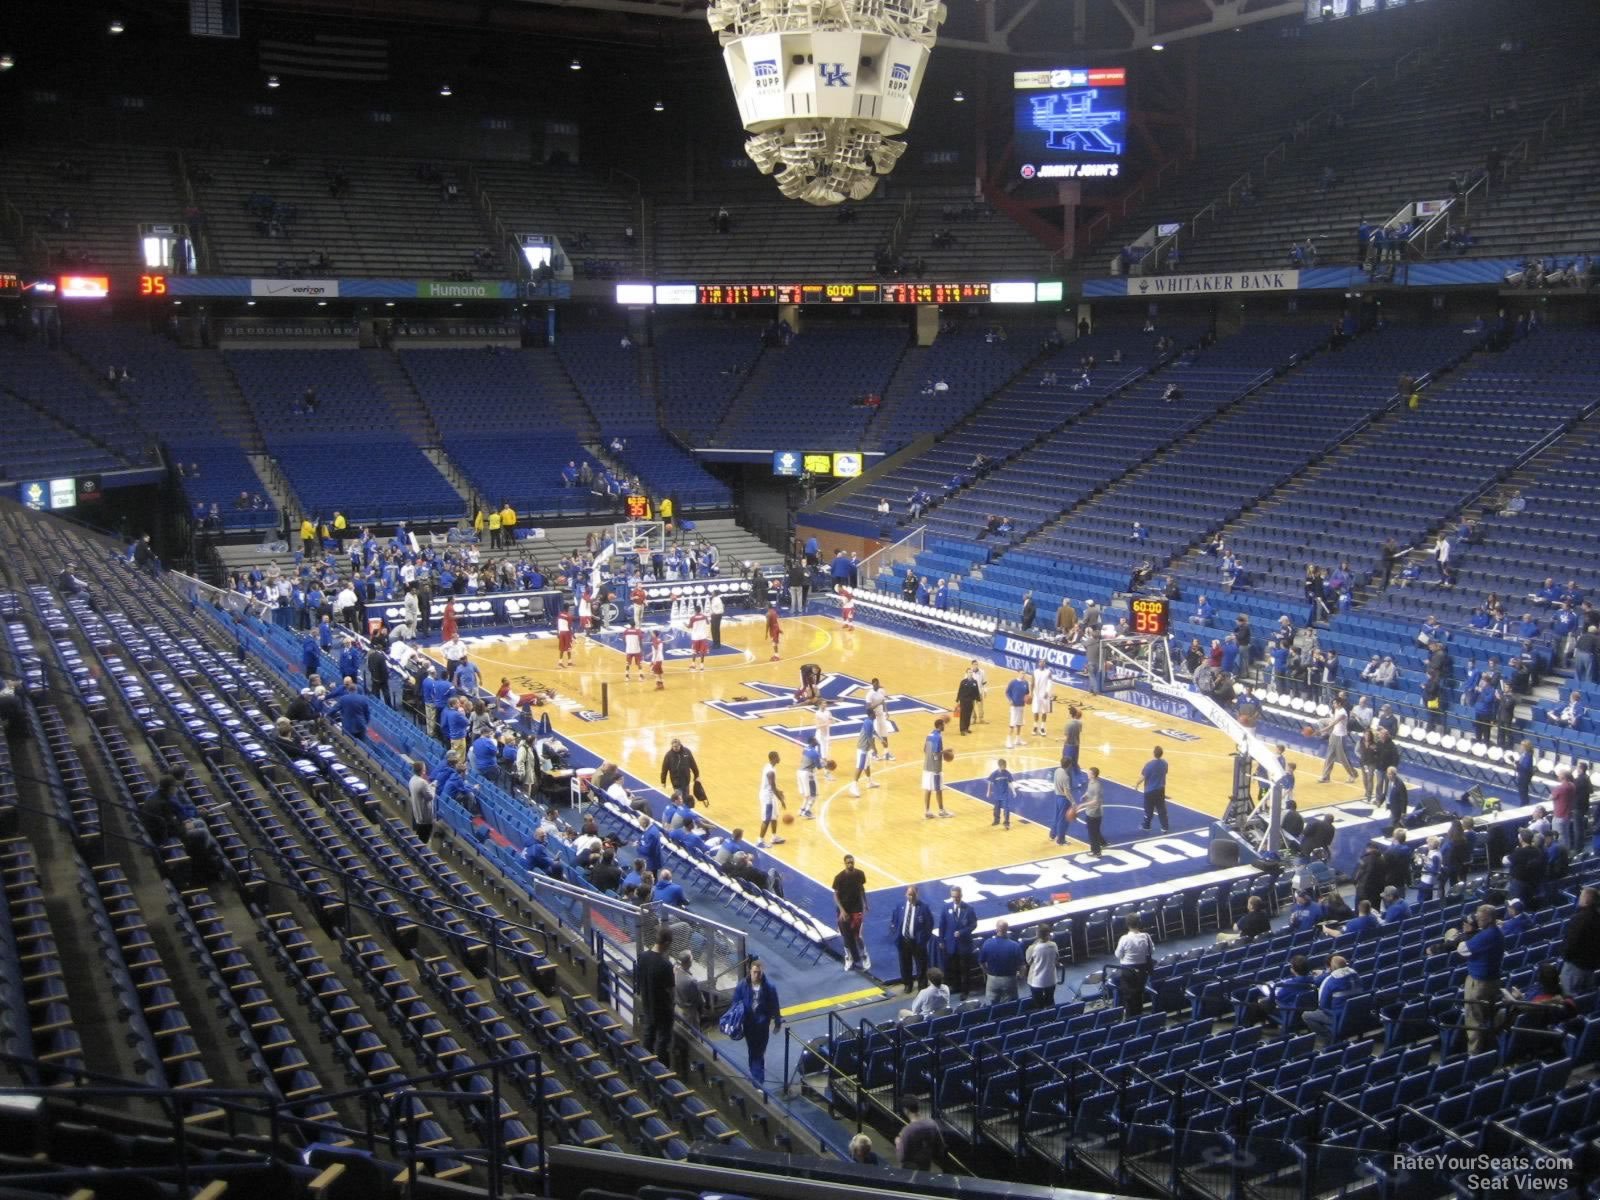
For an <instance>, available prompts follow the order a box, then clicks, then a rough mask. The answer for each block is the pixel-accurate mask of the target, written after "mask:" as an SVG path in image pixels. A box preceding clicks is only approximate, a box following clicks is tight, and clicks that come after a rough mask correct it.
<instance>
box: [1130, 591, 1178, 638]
mask: <svg viewBox="0 0 1600 1200" xmlns="http://www.w3.org/2000/svg"><path fill="white" fill-rule="evenodd" d="M1129 608H1130V609H1132V615H1133V619H1132V620H1131V621H1130V622H1129V626H1130V629H1131V631H1132V632H1133V633H1134V634H1135V635H1136V636H1138V637H1166V636H1167V624H1168V619H1169V615H1170V612H1171V604H1170V602H1169V601H1168V600H1167V598H1166V597H1165V596H1136V597H1134V599H1133V601H1132V602H1131V603H1130V604H1129Z"/></svg>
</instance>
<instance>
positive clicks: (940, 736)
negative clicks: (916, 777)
mask: <svg viewBox="0 0 1600 1200" xmlns="http://www.w3.org/2000/svg"><path fill="white" fill-rule="evenodd" d="M934 799H937V800H938V801H939V815H940V816H941V817H948V816H949V815H950V812H949V810H948V809H946V808H945V806H944V718H943V717H940V718H939V719H938V720H937V721H935V722H934V723H933V728H932V729H931V730H929V731H928V736H927V737H925V738H923V739H922V816H923V818H924V819H925V820H929V821H931V820H933V808H932V806H931V801H932V800H934Z"/></svg>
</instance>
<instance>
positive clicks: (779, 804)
mask: <svg viewBox="0 0 1600 1200" xmlns="http://www.w3.org/2000/svg"><path fill="white" fill-rule="evenodd" d="M778 761H779V759H778V752H777V751H776V750H769V751H767V765H766V766H765V767H764V768H763V769H762V771H761V791H760V793H759V795H758V796H757V802H758V803H759V804H760V806H761V829H760V831H759V832H758V833H757V834H756V845H757V846H759V847H761V849H763V850H765V849H766V848H767V846H768V845H773V846H781V845H783V842H784V839H783V838H781V837H779V836H778V809H780V808H782V809H785V810H787V809H788V807H789V806H788V804H787V803H785V802H784V799H783V789H782V788H780V787H779V786H778ZM768 826H771V828H772V841H771V842H770V843H769V842H768V841H767V828H768Z"/></svg>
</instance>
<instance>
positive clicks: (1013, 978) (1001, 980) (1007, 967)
mask: <svg viewBox="0 0 1600 1200" xmlns="http://www.w3.org/2000/svg"><path fill="white" fill-rule="evenodd" d="M1010 933H1011V926H1010V925H1009V924H1008V923H1007V922H1006V921H1004V920H1001V921H996V922H995V924H994V934H993V935H992V936H990V937H988V938H986V939H985V940H984V943H983V946H982V948H980V949H979V951H978V965H979V966H980V967H982V968H983V975H984V988H983V998H984V1001H985V1002H986V1003H988V1004H999V1003H1000V1002H1001V1001H1003V1000H1015V999H1016V998H1017V975H1018V974H1019V973H1020V972H1021V970H1022V960H1023V956H1024V954H1025V953H1026V951H1024V950H1023V948H1022V944H1021V943H1020V942H1015V941H1012V940H1011V937H1010Z"/></svg>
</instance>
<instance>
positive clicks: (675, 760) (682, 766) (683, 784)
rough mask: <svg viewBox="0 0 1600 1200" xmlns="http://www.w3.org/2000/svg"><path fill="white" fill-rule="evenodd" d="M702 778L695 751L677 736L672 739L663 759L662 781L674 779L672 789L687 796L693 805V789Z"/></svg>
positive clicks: (687, 800)
mask: <svg viewBox="0 0 1600 1200" xmlns="http://www.w3.org/2000/svg"><path fill="white" fill-rule="evenodd" d="M699 778H700V764H699V763H697V762H695V760H694V752H693V751H692V750H690V749H689V748H688V747H687V746H685V745H684V744H683V743H682V742H681V741H679V740H678V739H677V738H673V739H672V745H671V746H670V747H668V749H667V752H666V754H665V755H663V756H662V759H661V782H662V783H663V784H665V783H666V782H667V781H668V780H669V779H670V780H671V781H672V790H673V791H674V792H677V793H678V794H680V795H681V796H683V797H684V798H685V801H686V802H687V803H688V804H689V805H690V807H693V797H694V793H693V792H692V791H691V789H692V788H693V787H694V785H695V783H696V782H697V781H698V780H699Z"/></svg>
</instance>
